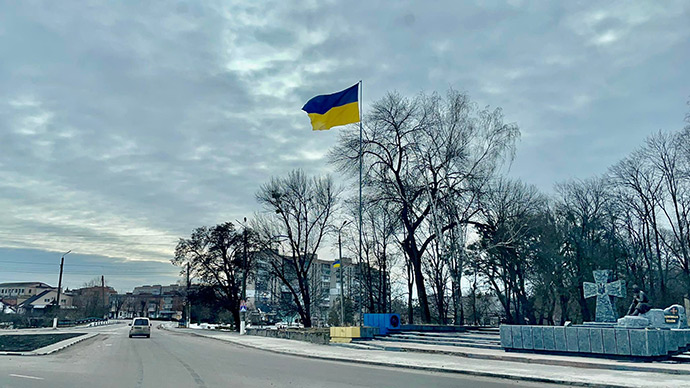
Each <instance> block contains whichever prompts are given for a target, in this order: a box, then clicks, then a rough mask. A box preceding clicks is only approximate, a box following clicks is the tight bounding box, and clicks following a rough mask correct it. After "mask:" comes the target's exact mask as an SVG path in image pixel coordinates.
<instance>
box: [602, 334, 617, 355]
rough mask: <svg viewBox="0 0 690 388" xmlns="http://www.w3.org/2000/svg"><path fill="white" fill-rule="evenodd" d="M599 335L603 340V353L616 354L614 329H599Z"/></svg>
mask: <svg viewBox="0 0 690 388" xmlns="http://www.w3.org/2000/svg"><path fill="white" fill-rule="evenodd" d="M601 336H602V338H603V342H604V354H618V348H617V346H616V330H614V329H601Z"/></svg>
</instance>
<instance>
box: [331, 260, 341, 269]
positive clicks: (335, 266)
mask: <svg viewBox="0 0 690 388" xmlns="http://www.w3.org/2000/svg"><path fill="white" fill-rule="evenodd" d="M333 268H340V260H336V261H335V262H333Z"/></svg>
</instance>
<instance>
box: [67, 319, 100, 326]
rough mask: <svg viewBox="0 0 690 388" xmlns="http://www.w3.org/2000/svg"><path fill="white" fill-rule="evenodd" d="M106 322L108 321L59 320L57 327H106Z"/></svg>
mask: <svg viewBox="0 0 690 388" xmlns="http://www.w3.org/2000/svg"><path fill="white" fill-rule="evenodd" d="M108 322H109V320H108V319H107V318H83V319H75V320H61V321H58V327H72V326H79V325H86V324H88V325H89V326H102V325H107V324H108Z"/></svg>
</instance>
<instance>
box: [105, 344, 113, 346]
mask: <svg viewBox="0 0 690 388" xmlns="http://www.w3.org/2000/svg"><path fill="white" fill-rule="evenodd" d="M105 346H113V344H105Z"/></svg>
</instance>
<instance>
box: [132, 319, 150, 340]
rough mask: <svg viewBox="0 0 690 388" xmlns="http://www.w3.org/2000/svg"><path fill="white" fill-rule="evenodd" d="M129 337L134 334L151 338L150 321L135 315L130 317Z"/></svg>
mask: <svg viewBox="0 0 690 388" xmlns="http://www.w3.org/2000/svg"><path fill="white" fill-rule="evenodd" d="M129 325H130V326H131V327H130V328H129V338H132V337H134V336H135V335H141V336H146V338H151V321H149V319H148V318H144V317H137V318H134V319H132V323H130V324H129Z"/></svg>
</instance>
